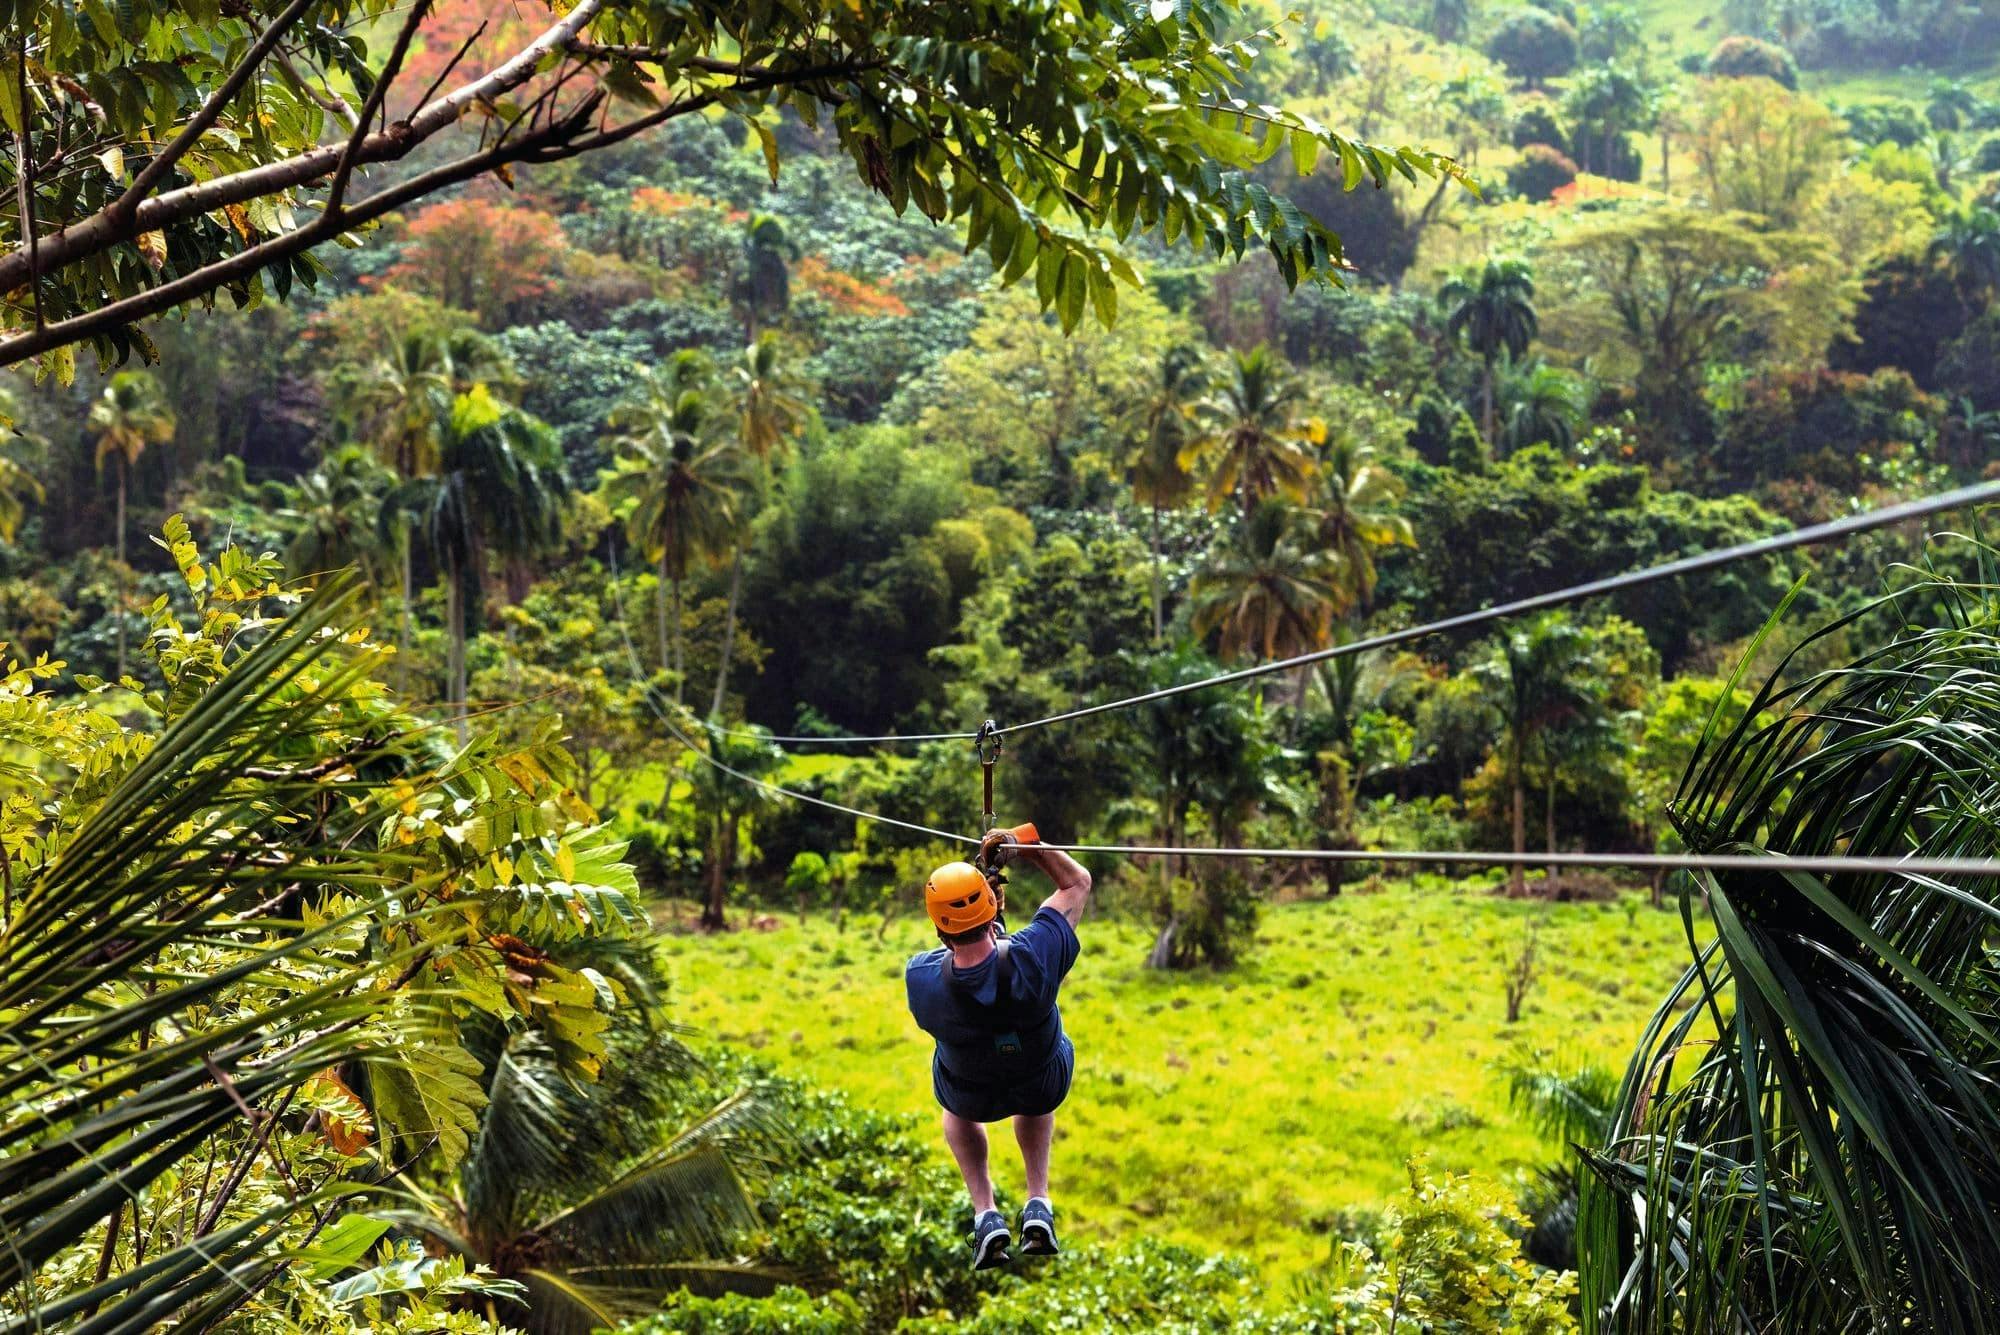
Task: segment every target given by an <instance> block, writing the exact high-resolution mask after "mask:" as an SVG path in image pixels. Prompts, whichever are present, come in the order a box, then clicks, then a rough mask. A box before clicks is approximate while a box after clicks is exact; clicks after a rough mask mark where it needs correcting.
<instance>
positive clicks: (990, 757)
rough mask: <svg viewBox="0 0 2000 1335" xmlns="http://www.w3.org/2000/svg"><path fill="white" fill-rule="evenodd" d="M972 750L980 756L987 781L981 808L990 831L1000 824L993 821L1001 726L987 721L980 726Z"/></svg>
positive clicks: (982, 772)
mask: <svg viewBox="0 0 2000 1335" xmlns="http://www.w3.org/2000/svg"><path fill="white" fill-rule="evenodd" d="M972 749H973V750H974V751H975V752H976V753H977V754H978V756H979V770H980V776H981V778H983V779H984V780H985V785H986V800H985V804H984V805H983V806H982V807H981V808H980V815H981V817H982V818H983V819H984V820H985V822H986V824H985V828H986V829H988V830H990V829H992V828H994V826H995V825H996V824H998V822H996V821H995V820H994V819H993V762H994V761H996V760H998V759H999V758H1000V725H999V724H997V723H995V722H994V721H993V720H992V719H987V720H986V721H985V722H984V723H982V724H980V725H979V731H978V732H976V733H974V734H973V735H972Z"/></svg>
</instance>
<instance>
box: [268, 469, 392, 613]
mask: <svg viewBox="0 0 2000 1335" xmlns="http://www.w3.org/2000/svg"><path fill="white" fill-rule="evenodd" d="M394 485H395V474H393V473H391V472H390V471H389V470H388V469H387V468H385V467H383V466H382V464H381V463H380V462H379V461H378V460H377V459H376V458H375V456H374V455H372V454H370V453H369V452H368V451H367V450H365V449H362V448H361V447H360V446H358V445H343V446H341V447H340V448H338V449H336V450H334V451H333V452H332V453H330V454H328V455H327V456H326V457H325V458H324V459H322V460H320V463H319V467H317V468H315V469H314V470H313V471H312V472H310V473H307V474H306V475H305V476H304V477H302V478H300V479H299V482H298V486H297V487H296V488H295V489H294V490H293V492H292V495H291V497H290V502H291V503H290V504H289V505H288V506H287V507H286V508H285V510H284V511H283V512H282V515H281V518H282V519H284V520H285V521H286V522H288V523H289V524H291V525H292V526H293V527H294V531H293V534H292V540H291V542H290V544H289V545H287V546H286V548H285V564H286V566H287V567H288V568H290V569H292V570H295V571H298V572H299V573H301V574H306V575H316V574H323V573H325V572H327V571H332V570H344V569H347V568H349V567H352V568H354V569H356V570H358V571H359V572H360V573H361V575H362V577H363V578H364V579H366V580H367V582H368V584H369V586H370V587H371V588H372V589H375V590H377V591H378V596H379V590H380V588H381V585H382V582H383V575H384V573H385V571H384V567H385V565H390V564H393V563H394V557H395V555H396V553H395V552H394V551H393V550H385V544H384V540H383V534H382V529H381V524H380V522H379V516H380V513H381V509H382V503H383V500H384V499H385V498H386V497H387V496H388V494H389V492H390V490H391V489H392V488H393V487H394Z"/></svg>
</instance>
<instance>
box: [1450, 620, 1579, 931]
mask: <svg viewBox="0 0 2000 1335" xmlns="http://www.w3.org/2000/svg"><path fill="white" fill-rule="evenodd" d="M1590 651H1591V644H1590V639H1589V636H1588V635H1587V634H1586V633H1585V632H1584V630H1583V628H1582V627H1580V626H1578V625H1577V624H1576V623H1575V622H1574V621H1572V620H1570V618H1569V617H1568V616H1566V615H1564V614H1563V613H1561V612H1544V613H1542V614H1541V615H1540V616H1537V617H1534V618H1532V619H1530V620H1528V621H1526V622H1523V623H1521V624H1520V625H1518V626H1515V627H1514V628H1512V629H1511V630H1509V631H1508V632H1507V633H1506V634H1505V635H1503V636H1501V638H1500V642H1499V643H1498V644H1497V645H1496V646H1495V647H1494V650H1493V653H1492V655H1491V656H1490V657H1489V658H1488V659H1487V660H1486V662H1484V663H1482V664H1480V665H1479V666H1478V668H1477V669H1475V670H1476V671H1477V672H1478V673H1479V675H1480V677H1481V679H1482V680H1483V681H1485V683H1486V684H1487V687H1488V689H1489V691H1490V693H1491V698H1492V701H1493V704H1494V707H1495V708H1496V709H1497V711H1498V712H1499V715H1500V720H1501V724H1502V726H1503V728H1504V729H1505V734H1506V736H1505V742H1504V745H1505V747H1506V755H1505V758H1504V759H1505V765H1506V771H1507V784H1508V787H1509V789H1510V790H1511V792H1512V794H1513V834H1514V852H1515V853H1516V854H1521V853H1525V852H1527V850H1528V815H1527V812H1528V803H1527V773H1528V762H1529V760H1530V758H1531V756H1532V755H1533V754H1534V748H1535V746H1536V745H1537V743H1538V742H1539V741H1540V740H1541V739H1542V738H1543V737H1544V736H1545V735H1546V734H1548V733H1550V732H1552V731H1553V730H1555V729H1558V728H1560V727H1562V726H1564V725H1565V724H1567V723H1569V722H1571V721H1573V720H1575V719H1577V718H1578V717H1579V716H1581V715H1583V714H1585V713H1587V712H1589V711H1590V710H1591V709H1592V707H1593V704H1594V703H1595V702H1596V701H1597V699H1598V698H1599V696H1600V695H1601V689H1602V688H1601V683H1598V682H1597V681H1596V680H1595V679H1594V678H1593V677H1592V675H1591V673H1590V672H1589V671H1588V660H1589V658H1590ZM1550 774H1551V777H1550V786H1551V788H1553V786H1554V778H1553V774H1554V765H1553V763H1551V764H1550ZM1508 887H1509V889H1510V890H1511V891H1512V892H1513V893H1514V894H1516V895H1520V894H1525V893H1526V891H1527V869H1526V867H1525V866H1523V865H1522V864H1521V863H1519V862H1516V863H1515V864H1514V867H1513V870H1512V872H1511V873H1510V876H1509V881H1508Z"/></svg>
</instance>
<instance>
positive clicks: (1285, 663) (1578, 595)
mask: <svg viewBox="0 0 2000 1335" xmlns="http://www.w3.org/2000/svg"><path fill="white" fill-rule="evenodd" d="M1982 501H2000V480H1995V481H1992V482H1980V483H1975V484H1974V485H1972V486H1969V487H1959V488H1957V489H1955V490H1952V491H1946V492H1940V493H1938V494H1937V495H1935V496H1925V497H1920V498H1919V499H1917V500H1913V501H1903V502H1901V503H1899V504H1896V505H1889V506H1884V507H1883V508H1882V509H1879V510H1870V511H1867V512H1866V513H1863V514H1858V515H1848V516H1846V517H1845V518H1842V519H1834V520H1829V521H1828V522H1826V523H1823V524H1813V525H1810V526H1808V527H1806V528H1798V529H1793V530H1792V531H1791V532H1789V533H1778V534H1773V535H1772V536H1771V537H1768V538H1758V539H1756V540H1755V541H1752V542H1741V543H1737V544H1736V545H1734V546H1732V547H1721V548H1718V549H1716V550H1715V551H1712V552H1700V553H1697V554H1696V555H1694V556H1684V557H1681V558H1680V559H1678V560H1674V561H1667V562H1664V563H1662V564H1660V565H1656V566H1647V567H1646V568H1645V569H1643V570H1628V571H1626V572H1625V573H1624V574H1622V575H1610V576H1607V577H1605V578H1604V579H1599V580H1592V581H1591V582H1590V583H1588V584H1576V585H1572V586H1571V587H1569V588H1566V589H1557V590H1556V591H1554V592H1553V593H1538V594H1535V595H1534V596H1532V597H1528V598H1518V599H1516V600H1514V601H1513V602H1511V603H1502V604H1500V605H1499V606H1498V607H1486V608H1481V609H1479V610H1478V611H1474V612H1460V613H1459V614H1458V615H1456V616H1450V617H1446V618H1444V619H1443V620H1441V621H1430V622H1426V623H1424V624H1423V625H1421V626H1412V627H1410V628H1409V629H1407V630H1392V631H1386V632H1384V633H1382V634H1380V635H1371V636H1369V637H1368V638H1366V639H1361V640H1349V641H1348V642H1347V643H1345V644H1336V645H1332V646H1330V647H1328V648H1325V649H1315V650H1313V651H1312V652H1310V653H1304V654H1296V655H1294V656H1293V657H1291V658H1281V659H1277V660H1275V661H1273V662H1269V663H1254V664H1252V665H1251V666H1249V667H1247V668H1238V669H1237V670H1236V671H1234V672H1222V673H1218V674H1216V675H1215V676H1213V677H1204V678H1202V679H1201V680H1200V681H1188V682H1182V683H1181V684H1180V685H1178V686H1167V687H1164V688H1162V689H1160V690H1157V691H1148V692H1146V693H1145V694H1144V695H1134V696H1128V697H1126V698H1125V699H1123V700H1107V701H1105V702H1104V703H1103V704H1099V705H1086V706H1084V707H1083V708H1081V709H1071V710H1066V711H1065V712H1063V713H1060V714H1051V715H1049V716H1048V717H1047V718H1038V719H1032V720H1030V721H1028V722H1026V723H1010V724H1007V725H1006V726H1005V727H1002V728H997V729H995V731H996V732H997V733H998V734H999V735H1001V736H1005V735H1006V734H1008V733H1011V732H1026V731H1027V730H1028V729H1030V728H1044V727H1047V726H1049V725H1050V724H1052V723H1067V722H1069V721H1070V720H1072V719H1080V718H1087V717H1089V716H1090V715H1092V714H1106V713H1110V712H1111V711H1113V710H1118V709H1129V708H1131V707H1132V706H1134V705H1143V704H1149V703H1151V702H1152V701H1155V700H1165V699H1167V698H1169V697H1171V696H1176V695H1186V694H1187V693H1188V692H1190V691H1200V690H1206V689H1207V688H1208V687H1210V686H1222V685H1226V684H1228V683H1230V682H1237V681H1248V680H1250V679H1251V678H1253V677H1263V676H1269V675H1270V674H1272V673H1274V672H1289V671H1290V670H1291V669H1293V668H1299V667H1306V666H1309V665H1310V664H1313V663H1323V662H1326V661H1327V660H1328V659H1332V658H1344V657H1347V656H1349V655H1351V654H1365V653H1369V652H1371V651H1373V650H1376V649H1386V648H1389V647H1390V646H1392V645H1398V644H1407V643H1409V642H1410V641H1411V640H1420V639H1424V638H1426V637H1428V636H1431V635H1439V634H1443V633H1444V632H1446V631H1453V630H1463V629H1465V628H1466V627H1468V626H1479V625H1484V624H1485V623H1487V622H1489V621H1499V620H1501V619H1503V618H1506V617H1512V616H1519V615H1521V614H1522V613H1523V612H1537V611H1540V610H1542V609H1543V608H1546V607H1557V606H1560V605H1561V604H1563V603H1571V602H1576V601H1578V600H1579V599H1583V598H1593V597H1596V596H1597V595H1599V594H1603V593H1614V592H1616V591H1618V590H1620V589H1630V588H1636V587H1638V586H1639V585H1642V584H1651V583H1653V582H1655V581H1657V580H1663V579H1671V578H1673V577H1674V576H1676V575H1687V574H1692V573H1694V572H1695V571H1699V570H1711V569H1713V568H1715V567H1716V566H1720V565H1727V564H1729V563H1730V562H1732V561H1740V560H1742V559H1743V558H1745V557H1748V556H1765V555H1769V554H1770V553H1772V552H1782V551H1788V550H1790V549H1791V548H1794V547H1807V546H1811V545H1813V544H1815V543H1821V542H1827V541H1829V540H1831V539H1833V538H1838V537H1844V536H1846V535H1848V534H1851V533H1866V532H1868V531H1869V530H1871V529H1878V528H1886V527H1888V526H1889V525H1891V524H1897V523H1901V522H1902V521H1903V520H1905V519H1920V518H1922V517H1923V516H1925V515H1932V514H1936V513H1937V512H1938V511H1940V510H1952V509H1956V508H1958V507H1959V506H1962V505H1976V504H1978V503H1980V502H1982ZM965 735H966V736H968V737H969V736H971V734H970V733H968V734H965Z"/></svg>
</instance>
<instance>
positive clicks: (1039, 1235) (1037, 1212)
mask: <svg viewBox="0 0 2000 1335" xmlns="http://www.w3.org/2000/svg"><path fill="white" fill-rule="evenodd" d="M1055 1254H1056V1211H1055V1207H1054V1206H1052V1205H1050V1204H1049V1202H1048V1199H1047V1198H1046V1197H1043V1196H1035V1197H1031V1198H1030V1199H1029V1201H1028V1203H1027V1204H1026V1205H1024V1206H1022V1207H1021V1255H1023V1256H1054V1255H1055Z"/></svg>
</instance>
